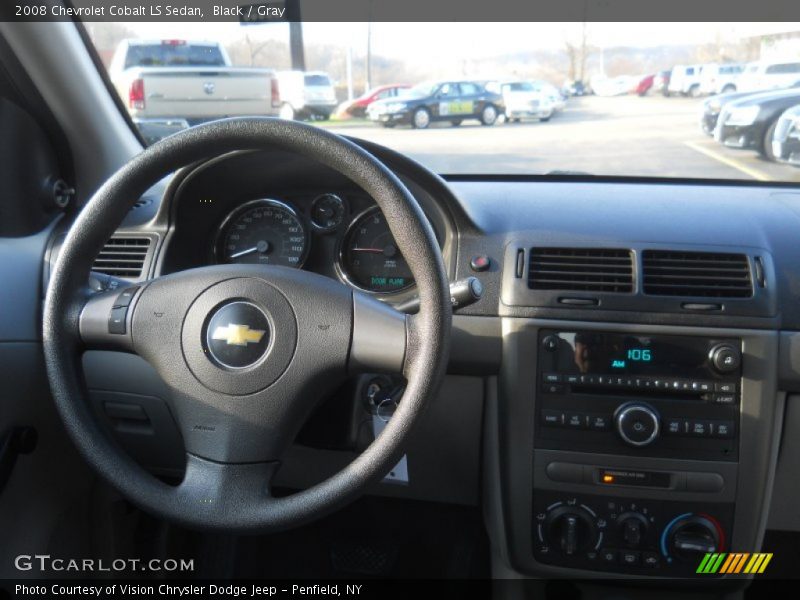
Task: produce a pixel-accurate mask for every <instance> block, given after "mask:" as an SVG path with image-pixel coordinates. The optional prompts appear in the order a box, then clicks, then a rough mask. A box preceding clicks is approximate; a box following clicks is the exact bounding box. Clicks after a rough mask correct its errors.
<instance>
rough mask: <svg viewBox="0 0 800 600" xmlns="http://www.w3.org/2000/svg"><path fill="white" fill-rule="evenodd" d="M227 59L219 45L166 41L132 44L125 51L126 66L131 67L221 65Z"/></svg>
mask: <svg viewBox="0 0 800 600" xmlns="http://www.w3.org/2000/svg"><path fill="white" fill-rule="evenodd" d="M224 65H225V59H224V58H223V57H222V52H221V51H220V49H219V46H217V45H208V44H204V45H199V44H187V43H185V42H181V41H164V42H153V43H147V44H131V45H129V46H128V48H127V49H126V52H125V68H126V69H129V68H131V67H221V66H224Z"/></svg>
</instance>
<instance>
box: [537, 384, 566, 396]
mask: <svg viewBox="0 0 800 600" xmlns="http://www.w3.org/2000/svg"><path fill="white" fill-rule="evenodd" d="M564 389H565V388H564V384H563V383H544V384H542V391H543V392H544V393H545V394H563V393H564Z"/></svg>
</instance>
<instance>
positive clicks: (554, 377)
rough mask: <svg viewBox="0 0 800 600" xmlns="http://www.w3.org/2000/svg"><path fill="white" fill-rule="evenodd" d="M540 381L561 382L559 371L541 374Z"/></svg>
mask: <svg viewBox="0 0 800 600" xmlns="http://www.w3.org/2000/svg"><path fill="white" fill-rule="evenodd" d="M542 381H544V382H545V383H561V374H560V373H545V374H544V375H542Z"/></svg>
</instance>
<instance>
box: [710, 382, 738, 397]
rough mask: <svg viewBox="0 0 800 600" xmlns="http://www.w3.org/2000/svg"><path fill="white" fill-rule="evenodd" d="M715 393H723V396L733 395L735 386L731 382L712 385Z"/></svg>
mask: <svg viewBox="0 0 800 600" xmlns="http://www.w3.org/2000/svg"><path fill="white" fill-rule="evenodd" d="M714 391H715V392H723V393H725V394H735V393H736V384H735V383H734V382H732V381H728V382H724V383H717V384H714Z"/></svg>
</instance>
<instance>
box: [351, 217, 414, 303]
mask: <svg viewBox="0 0 800 600" xmlns="http://www.w3.org/2000/svg"><path fill="white" fill-rule="evenodd" d="M338 268H339V274H340V275H341V277H342V279H344V280H345V281H347V282H348V283H350V284H351V285H353V286H355V287H357V288H359V289H362V290H365V291H368V292H373V293H390V292H397V291H400V290H402V289H405V288H407V287H409V286H411V285H412V284H413V283H414V278H413V276H412V275H411V269H409V267H408V263H407V262H406V260H405V259H404V258H403V255H402V254H400V249H399V248H398V247H397V243H396V242H395V240H394V237H393V236H392V232H391V231H390V230H389V226H388V225H387V223H386V219H385V217H384V216H383V213H382V212H381V211H380V209H379V208H378V207H377V206H376V207H373V208H370V209H368V210H367V211H365V212H363V213H361V215H360V216H358V217H357V218H356V219H355V221H353V223H352V224H351V225H350V227H349V228H348V230H347V233H345V236H344V239H343V241H342V246H341V249H340V251H339V263H338Z"/></svg>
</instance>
